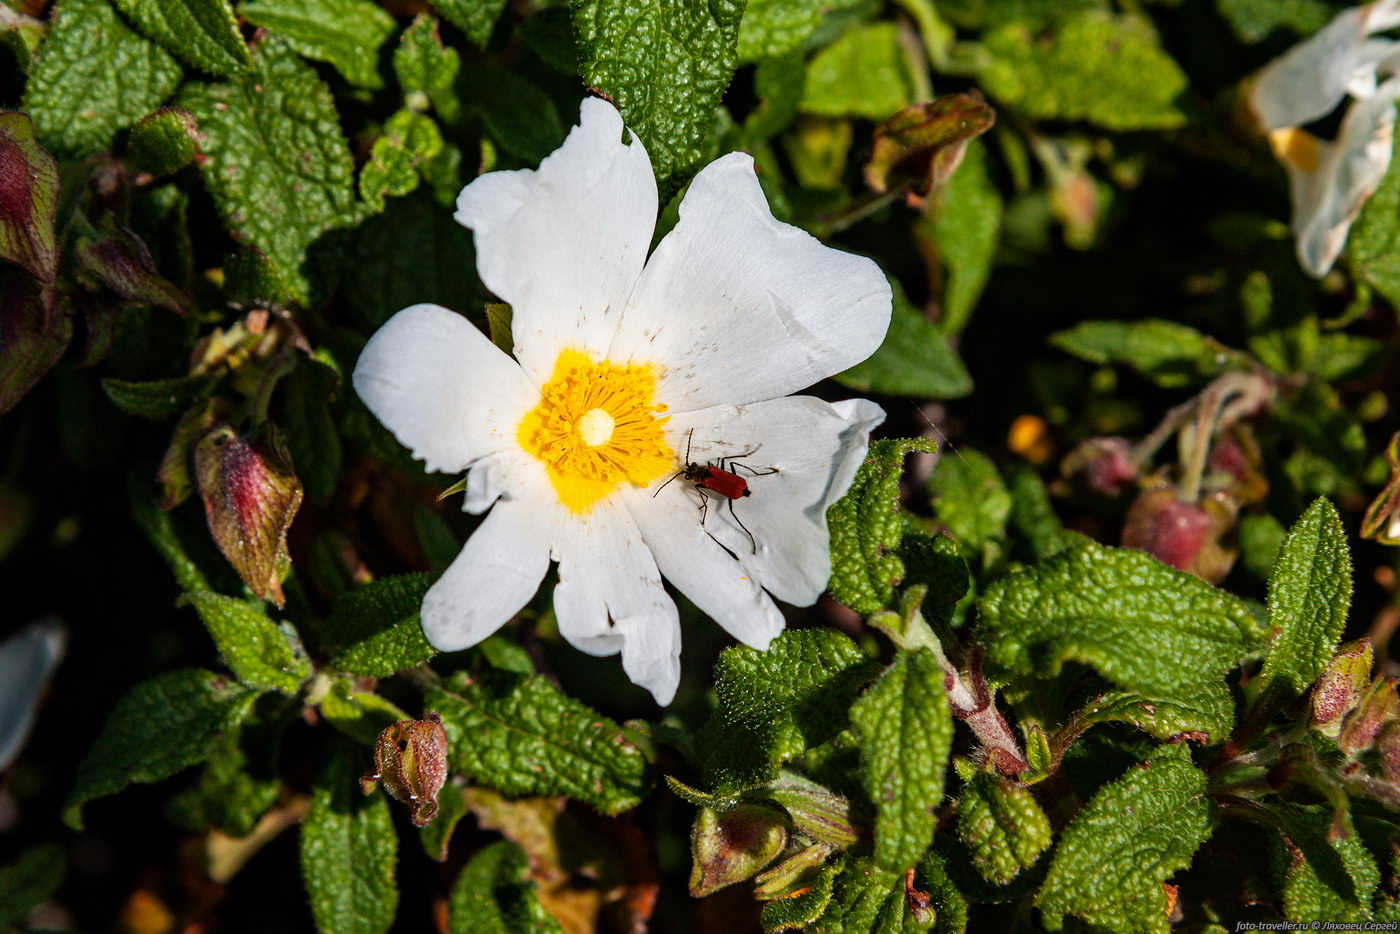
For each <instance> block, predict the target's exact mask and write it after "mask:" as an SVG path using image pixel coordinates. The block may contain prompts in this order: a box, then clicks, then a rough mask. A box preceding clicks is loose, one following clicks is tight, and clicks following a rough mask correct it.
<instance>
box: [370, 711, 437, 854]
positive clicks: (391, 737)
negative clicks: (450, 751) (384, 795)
mask: <svg viewBox="0 0 1400 934" xmlns="http://www.w3.org/2000/svg"><path fill="white" fill-rule="evenodd" d="M376 781H382V782H384V790H385V791H387V792H389V794H390V795H391V796H392V797H394V798H395V799H397V800H399V801H402V802H403V803H404V804H407V805H408V807H409V816H410V817H411V818H412V819H413V823H415V824H417V825H418V826H419V827H422V826H424V825H426V824H427V823H428V822H430V821H431V820H432V819H433V818H434V817H436V816H437V812H438V800H437V799H438V792H439V791H441V790H442V786H443V785H444V784H446V783H447V731H446V730H444V729H443V728H442V718H441V717H439V716H438V715H437V714H436V713H434V712H432V711H429V712H428V713H427V714H425V715H424V717H423V719H422V720H400V721H399V722H398V723H395V724H394V725H393V726H391V727H389V728H388V729H386V730H384V731H383V732H382V733H380V734H379V741H378V743H376V744H375V747H374V774H373V775H366V776H365V777H364V778H362V779H360V788H361V789H362V790H363V791H364V792H365V794H369V793H370V792H371V791H373V790H374V785H375V782H376Z"/></svg>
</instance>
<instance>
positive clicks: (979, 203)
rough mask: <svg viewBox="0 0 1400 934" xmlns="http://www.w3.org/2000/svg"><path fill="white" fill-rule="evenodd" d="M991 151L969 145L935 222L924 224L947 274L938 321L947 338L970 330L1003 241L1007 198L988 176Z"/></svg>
mask: <svg viewBox="0 0 1400 934" xmlns="http://www.w3.org/2000/svg"><path fill="white" fill-rule="evenodd" d="M986 152H987V150H986V148H985V147H984V146H983V144H982V142H981V141H980V140H973V141H972V142H971V143H970V144H969V145H968V147H967V153H966V155H965V156H964V157H963V161H962V164H961V165H960V166H958V168H957V171H955V172H954V173H953V174H952V176H951V177H950V178H949V179H948V182H947V184H946V185H944V187H943V191H942V193H941V194H940V195H939V196H938V208H937V211H936V212H935V213H934V215H933V218H932V220H927V221H923V222H921V223H920V229H921V230H927V231H928V232H929V234H930V235H931V236H932V238H933V242H934V243H935V244H937V247H938V258H939V260H940V261H941V262H942V263H943V266H944V268H945V270H946V275H947V284H946V285H945V286H944V288H943V313H942V315H941V316H940V317H939V319H938V326H939V329H940V330H942V331H943V333H944V334H957V333H959V332H961V331H962V330H963V328H965V327H967V322H968V320H969V319H970V318H971V317H972V310H973V308H974V307H976V305H977V300H978V299H979V298H980V297H981V295H982V289H983V288H984V287H985V286H986V284H987V279H988V278H989V277H990V275H991V271H992V261H993V260H994V259H995V257H996V252H997V244H998V242H999V240H1000V236H1001V217H1002V197H1001V193H1000V192H999V191H997V188H996V185H994V184H993V183H992V179H991V176H990V175H989V173H988V169H987V156H986Z"/></svg>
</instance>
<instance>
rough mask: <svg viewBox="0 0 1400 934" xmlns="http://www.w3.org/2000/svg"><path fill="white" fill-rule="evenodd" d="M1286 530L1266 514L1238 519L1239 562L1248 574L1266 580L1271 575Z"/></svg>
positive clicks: (1281, 524)
mask: <svg viewBox="0 0 1400 934" xmlns="http://www.w3.org/2000/svg"><path fill="white" fill-rule="evenodd" d="M1287 534H1288V533H1287V530H1285V529H1284V527H1283V523H1282V522H1279V521H1278V520H1277V519H1275V518H1274V517H1273V516H1271V515H1269V514H1268V513H1261V514H1258V515H1248V516H1245V517H1244V518H1242V519H1240V527H1239V540H1240V560H1241V561H1243V562H1244V566H1245V567H1246V568H1247V569H1248V570H1249V573H1251V574H1253V575H1254V576H1255V577H1258V578H1261V579H1263V580H1268V579H1269V575H1270V574H1271V573H1273V568H1274V561H1275V560H1276V559H1277V558H1278V550H1279V549H1280V548H1282V547H1283V539H1284V536H1286V535H1287Z"/></svg>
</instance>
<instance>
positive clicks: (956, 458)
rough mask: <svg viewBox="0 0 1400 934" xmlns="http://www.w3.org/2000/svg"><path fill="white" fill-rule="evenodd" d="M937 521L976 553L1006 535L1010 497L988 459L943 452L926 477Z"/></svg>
mask: <svg viewBox="0 0 1400 934" xmlns="http://www.w3.org/2000/svg"><path fill="white" fill-rule="evenodd" d="M929 488H930V489H931V490H932V491H933V508H934V512H935V513H936V514H937V516H938V521H940V522H942V523H943V524H944V525H945V526H947V527H948V531H949V532H951V533H953V538H954V539H956V540H957V542H958V544H960V545H962V546H963V548H965V549H967V550H968V551H970V552H971V553H973V554H977V553H978V552H979V551H981V550H982V549H984V548H985V547H986V546H987V545H988V544H990V543H993V542H996V541H998V540H1000V539H1002V538H1004V537H1005V536H1006V519H1007V516H1009V515H1010V514H1011V494H1010V493H1008V492H1007V490H1006V484H1005V483H1004V482H1002V479H1001V474H1000V473H999V472H998V471H997V468H996V464H993V463H992V461H991V458H989V457H987V455H985V454H982V453H981V452H979V451H974V450H973V449H971V448H958V449H957V450H955V451H952V452H945V453H944V455H943V456H942V457H940V458H939V459H938V466H936V467H935V468H934V470H933V476H932V477H930V478H929Z"/></svg>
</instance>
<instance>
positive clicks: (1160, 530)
mask: <svg viewBox="0 0 1400 934" xmlns="http://www.w3.org/2000/svg"><path fill="white" fill-rule="evenodd" d="M1236 510H1237V507H1236V506H1235V504H1234V502H1233V500H1230V499H1228V498H1226V497H1222V496H1212V497H1210V498H1208V499H1206V500H1205V501H1203V502H1202V503H1200V504H1199V505H1198V504H1196V503H1189V502H1185V501H1184V500H1181V499H1179V498H1178V496H1177V493H1176V490H1175V489H1173V488H1172V487H1170V486H1161V487H1158V488H1156V489H1152V490H1146V491H1144V492H1143V493H1142V494H1141V495H1139V496H1138V498H1137V499H1135V500H1134V501H1133V505H1132V506H1131V507H1129V509H1128V517H1127V520H1126V521H1125V522H1124V525H1123V546H1124V547H1125V548H1138V549H1141V550H1142V551H1145V552H1147V553H1148V554H1150V555H1152V556H1153V557H1154V558H1156V559H1157V560H1159V561H1162V562H1164V563H1166V564H1170V565H1171V566H1172V567H1174V568H1179V569H1181V570H1183V571H1190V572H1191V573H1192V574H1195V575H1196V576H1197V577H1200V578H1203V579H1205V580H1207V581H1210V582H1211V583H1217V582H1219V581H1220V580H1222V579H1224V577H1225V575H1226V574H1228V573H1229V572H1230V567H1231V565H1233V564H1234V562H1235V555H1236V553H1235V551H1234V550H1233V549H1227V548H1225V547H1224V546H1222V545H1221V543H1220V539H1221V537H1222V536H1223V535H1224V534H1225V533H1226V532H1228V531H1229V530H1230V529H1232V528H1233V527H1234V524H1235V512H1236Z"/></svg>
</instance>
